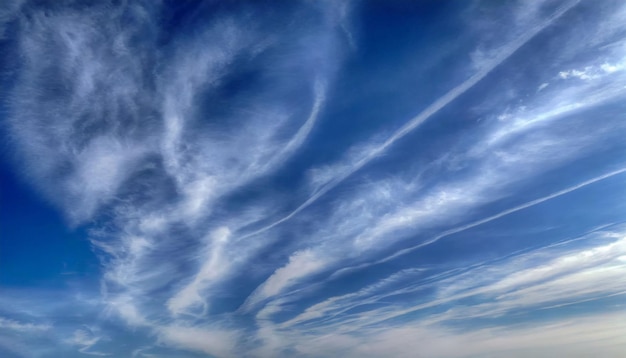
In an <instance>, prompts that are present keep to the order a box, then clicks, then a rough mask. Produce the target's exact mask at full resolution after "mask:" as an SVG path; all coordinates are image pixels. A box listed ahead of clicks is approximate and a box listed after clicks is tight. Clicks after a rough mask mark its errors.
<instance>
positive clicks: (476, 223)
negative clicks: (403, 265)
mask: <svg viewBox="0 0 626 358" xmlns="http://www.w3.org/2000/svg"><path fill="white" fill-rule="evenodd" d="M624 172H626V168H621V169H618V170H614V171H612V172H610V173H607V174H604V175H600V176H598V177H595V178H591V179H589V180H586V181H584V182H582V183H579V184H576V185H574V186H570V187H568V188H565V189H563V190H559V191H557V192H555V193H552V194H550V195H547V196H544V197H542V198H539V199H535V200H532V201H529V202H526V203H524V204H521V205H518V206H516V207H514V208H511V209H508V210H505V211H502V212H499V213H498V214H495V215H492V216H489V217H487V218H484V219H481V220H478V221H474V222H472V223H469V224H467V225H463V226H460V227H457V228H454V229H450V230H447V231H444V232H443V233H441V234H439V235H437V236H435V237H434V238H432V239H430V240H428V241H425V242H423V243H421V244H419V245H415V246H412V247H409V248H406V249H403V250H400V251H398V252H396V253H394V254H393V255H390V256H388V257H386V258H384V259H382V260H379V261H376V262H375V263H374V264H377V263H383V262H387V261H389V260H393V259H394V258H396V257H398V256H402V255H404V254H407V253H409V252H411V251H413V250H417V249H419V248H421V247H424V246H427V245H430V244H434V243H435V242H437V241H439V240H441V239H443V238H444V237H446V236H450V235H452V234H456V233H459V232H461V231H465V230H467V229H471V228H473V227H476V226H479V225H482V224H485V223H488V222H490V221H493V220H496V219H499V218H501V217H503V216H506V215H509V214H512V213H514V212H517V211H520V210H524V209H526V208H529V207H531V206H535V205H537V204H541V203H543V202H544V201H548V200H550V199H554V198H556V197H559V196H562V195H565V194H568V193H571V192H573V191H575V190H578V189H580V188H583V187H586V186H588V185H591V184H593V183H596V182H599V181H601V180H604V179H608V178H610V177H613V176H616V175H619V174H622V173H624Z"/></svg>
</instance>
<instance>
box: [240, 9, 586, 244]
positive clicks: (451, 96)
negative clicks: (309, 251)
mask: <svg viewBox="0 0 626 358" xmlns="http://www.w3.org/2000/svg"><path fill="white" fill-rule="evenodd" d="M578 2H579V0H576V1H572V2H570V3H569V4H567V5H565V6H563V7H561V8H560V9H559V10H557V11H556V12H555V13H554V14H553V15H552V16H551V17H550V18H548V19H547V20H546V21H544V22H542V23H540V24H539V25H537V26H535V27H534V28H532V29H531V30H529V31H528V32H526V33H524V34H523V35H522V36H520V37H518V38H517V39H515V40H514V41H513V42H512V43H510V44H508V45H507V46H505V47H504V48H503V49H502V50H501V51H500V52H499V53H498V55H497V56H496V57H495V58H494V59H493V60H491V61H489V62H488V63H487V64H486V65H485V66H484V67H483V68H482V69H481V70H480V71H478V72H477V73H475V74H474V75H472V77H470V78H469V79H467V80H465V82H463V83H461V84H460V85H458V86H456V87H454V88H453V89H451V90H450V91H448V92H447V93H446V94H445V95H443V96H442V97H440V98H439V99H437V100H436V101H435V102H433V103H432V104H430V105H429V106H428V107H426V109H424V110H423V111H422V112H421V113H420V114H418V115H417V116H416V117H413V118H412V119H411V120H410V121H408V122H407V123H405V124H404V125H403V126H402V127H400V129H398V130H397V131H396V132H395V133H394V134H393V135H392V136H391V137H389V138H388V139H387V140H386V141H385V142H384V143H383V144H381V145H379V146H378V147H376V148H374V149H373V150H371V151H370V152H369V153H368V154H367V155H366V156H365V157H363V158H362V159H360V160H359V161H357V162H356V163H355V164H354V165H353V166H352V167H350V168H348V169H347V170H346V171H345V172H344V173H342V174H340V175H338V176H337V177H336V178H334V179H333V180H331V181H330V182H329V183H327V184H326V185H324V186H323V187H322V188H320V189H319V190H318V191H317V192H315V193H314V194H313V195H312V196H311V197H310V198H308V199H307V200H306V201H305V202H304V203H302V204H300V206H298V207H297V208H296V209H294V210H293V211H292V212H291V213H289V214H287V215H286V216H284V217H283V218H281V219H279V220H277V221H275V222H273V223H271V224H269V225H267V226H265V227H262V228H260V229H258V230H256V231H254V232H251V233H249V234H246V235H244V236H242V237H241V238H242V239H244V238H248V237H250V236H254V235H257V234H260V233H262V232H265V231H267V230H269V229H271V228H273V227H275V226H277V225H280V224H282V223H283V222H285V221H287V220H289V219H291V218H292V217H294V216H295V215H296V214H298V213H299V212H300V211H302V210H304V209H305V208H307V207H308V206H310V205H311V204H313V203H314V202H315V201H317V199H319V198H320V197H321V196H323V195H324V194H326V193H327V192H329V191H330V190H331V189H333V188H335V187H336V186H337V185H339V184H340V183H341V182H343V181H344V180H346V179H347V178H348V177H349V176H351V175H352V174H354V173H355V172H357V171H358V170H359V169H361V168H362V167H364V166H365V165H366V164H367V163H369V162H370V161H372V159H374V158H376V157H377V156H379V155H380V154H382V153H384V152H385V151H386V150H387V149H388V148H389V147H390V146H392V145H393V144H394V143H395V142H396V141H397V140H399V139H401V138H402V137H404V136H405V135H407V134H408V133H410V132H411V131H413V130H414V129H415V128H417V127H419V126H420V125H421V124H422V123H424V122H425V121H426V120H428V119H429V118H430V117H432V116H433V115H434V114H436V113H437V112H439V111H440V110H441V109H442V108H444V107H445V106H447V105H448V104H449V103H450V102H452V101H454V100H455V99H456V98H457V97H459V96H460V95H462V94H463V93H465V92H466V91H467V90H469V89H470V88H472V87H473V86H474V85H476V84H477V83H478V82H480V81H481V80H482V79H483V78H485V76H487V75H488V74H489V73H490V72H491V71H493V70H494V69H495V68H496V67H498V66H499V65H500V64H501V63H502V62H504V61H506V60H507V59H508V58H509V57H511V55H512V54H513V53H515V52H516V51H517V50H518V49H519V48H520V47H522V46H523V45H525V44H526V43H527V42H528V41H530V40H531V39H532V38H533V37H535V36H536V35H537V34H538V33H540V32H541V31H542V30H543V29H545V28H546V27H548V26H550V25H551V24H552V23H553V22H554V21H555V20H557V19H558V18H559V17H561V16H562V15H563V14H564V13H565V12H567V11H568V10H570V9H571V8H572V7H574V6H575V5H576V4H578Z"/></svg>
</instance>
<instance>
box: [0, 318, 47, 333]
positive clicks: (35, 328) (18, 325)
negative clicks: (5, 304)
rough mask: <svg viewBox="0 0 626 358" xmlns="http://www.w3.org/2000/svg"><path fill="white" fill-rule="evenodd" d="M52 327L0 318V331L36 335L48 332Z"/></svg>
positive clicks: (44, 324)
mask: <svg viewBox="0 0 626 358" xmlns="http://www.w3.org/2000/svg"><path fill="white" fill-rule="evenodd" d="M51 328H52V326H51V325H50V324H46V323H43V324H42V323H25V322H20V321H16V320H13V319H8V318H3V317H0V329H9V330H12V331H17V332H24V333H36V332H43V331H47V330H50V329H51Z"/></svg>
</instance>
